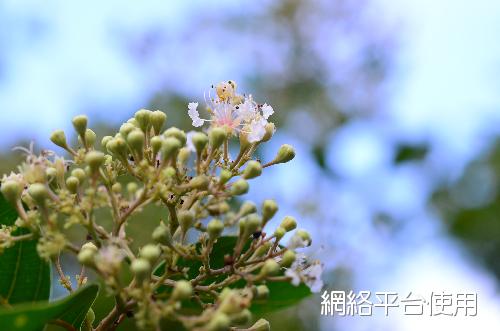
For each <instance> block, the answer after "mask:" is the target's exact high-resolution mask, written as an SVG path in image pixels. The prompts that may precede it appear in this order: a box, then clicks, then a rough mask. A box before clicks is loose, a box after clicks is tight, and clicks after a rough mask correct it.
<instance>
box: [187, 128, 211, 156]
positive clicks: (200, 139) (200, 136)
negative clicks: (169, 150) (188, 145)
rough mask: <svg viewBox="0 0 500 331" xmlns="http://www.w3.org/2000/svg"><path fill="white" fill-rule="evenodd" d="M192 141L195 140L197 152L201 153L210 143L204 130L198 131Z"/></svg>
mask: <svg viewBox="0 0 500 331" xmlns="http://www.w3.org/2000/svg"><path fill="white" fill-rule="evenodd" d="M191 141H192V142H193V145H194V148H195V149H196V152H197V153H198V154H201V152H203V150H204V149H205V147H206V146H207V144H208V137H207V135H206V134H204V133H203V132H196V133H194V134H193V136H192V137H191Z"/></svg>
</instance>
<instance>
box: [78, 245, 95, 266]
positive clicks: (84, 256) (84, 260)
mask: <svg viewBox="0 0 500 331" xmlns="http://www.w3.org/2000/svg"><path fill="white" fill-rule="evenodd" d="M96 254H97V248H96V249H95V250H93V249H88V248H86V249H84V248H83V247H82V249H81V250H80V252H79V253H78V262H80V263H81V264H83V265H85V266H92V265H94V262H95V256H96Z"/></svg>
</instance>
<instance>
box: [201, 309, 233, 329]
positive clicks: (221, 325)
mask: <svg viewBox="0 0 500 331" xmlns="http://www.w3.org/2000/svg"><path fill="white" fill-rule="evenodd" d="M230 325H231V320H230V319H229V317H228V316H227V315H226V314H224V313H220V312H219V313H216V314H215V315H214V317H212V319H211V320H210V322H209V323H208V325H207V330H208V331H227V330H229V326H230Z"/></svg>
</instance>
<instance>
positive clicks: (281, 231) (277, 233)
mask: <svg viewBox="0 0 500 331" xmlns="http://www.w3.org/2000/svg"><path fill="white" fill-rule="evenodd" d="M285 234H286V230H285V229H283V228H282V227H281V226H278V227H277V228H276V230H274V236H275V237H276V239H278V240H280V239H281V238H283V236H284V235H285Z"/></svg>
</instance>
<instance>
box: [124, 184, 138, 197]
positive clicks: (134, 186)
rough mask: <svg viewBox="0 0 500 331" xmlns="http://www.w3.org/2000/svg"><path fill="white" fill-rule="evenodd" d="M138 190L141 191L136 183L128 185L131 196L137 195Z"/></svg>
mask: <svg viewBox="0 0 500 331" xmlns="http://www.w3.org/2000/svg"><path fill="white" fill-rule="evenodd" d="M137 190H139V185H137V183H136V182H130V183H128V184H127V193H128V194H129V195H134V194H136V193H137Z"/></svg>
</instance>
